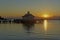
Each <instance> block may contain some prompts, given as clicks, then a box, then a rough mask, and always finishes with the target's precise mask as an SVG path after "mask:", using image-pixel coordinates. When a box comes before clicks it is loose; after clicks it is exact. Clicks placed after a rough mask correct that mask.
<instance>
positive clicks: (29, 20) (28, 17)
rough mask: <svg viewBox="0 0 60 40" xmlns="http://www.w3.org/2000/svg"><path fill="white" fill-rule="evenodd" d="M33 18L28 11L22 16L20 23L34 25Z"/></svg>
mask: <svg viewBox="0 0 60 40" xmlns="http://www.w3.org/2000/svg"><path fill="white" fill-rule="evenodd" d="M35 22H36V20H35V16H34V15H32V14H31V13H30V12H29V11H28V12H27V13H26V14H25V15H24V16H22V23H35Z"/></svg>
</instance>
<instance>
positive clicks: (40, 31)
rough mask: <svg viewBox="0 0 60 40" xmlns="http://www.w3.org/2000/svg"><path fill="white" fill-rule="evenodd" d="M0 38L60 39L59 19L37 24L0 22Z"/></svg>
mask: <svg viewBox="0 0 60 40" xmlns="http://www.w3.org/2000/svg"><path fill="white" fill-rule="evenodd" d="M0 40H60V20H44V21H43V22H42V23H39V24H14V23H12V24H0Z"/></svg>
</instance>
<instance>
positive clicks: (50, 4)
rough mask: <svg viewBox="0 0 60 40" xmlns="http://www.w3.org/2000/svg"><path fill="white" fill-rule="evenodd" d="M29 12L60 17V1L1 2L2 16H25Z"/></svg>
mask: <svg viewBox="0 0 60 40" xmlns="http://www.w3.org/2000/svg"><path fill="white" fill-rule="evenodd" d="M27 11H30V12H31V14H33V15H35V16H41V15H43V14H48V15H53V16H60V0H0V16H23V15H24V14H26V13H27Z"/></svg>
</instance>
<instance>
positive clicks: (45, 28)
mask: <svg viewBox="0 0 60 40" xmlns="http://www.w3.org/2000/svg"><path fill="white" fill-rule="evenodd" d="M44 30H45V32H46V31H47V20H44Z"/></svg>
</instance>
